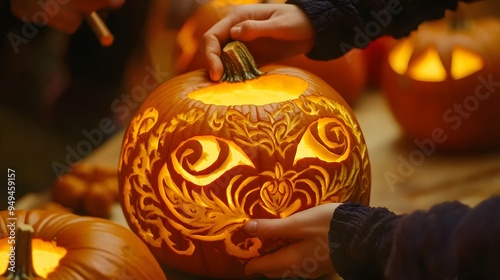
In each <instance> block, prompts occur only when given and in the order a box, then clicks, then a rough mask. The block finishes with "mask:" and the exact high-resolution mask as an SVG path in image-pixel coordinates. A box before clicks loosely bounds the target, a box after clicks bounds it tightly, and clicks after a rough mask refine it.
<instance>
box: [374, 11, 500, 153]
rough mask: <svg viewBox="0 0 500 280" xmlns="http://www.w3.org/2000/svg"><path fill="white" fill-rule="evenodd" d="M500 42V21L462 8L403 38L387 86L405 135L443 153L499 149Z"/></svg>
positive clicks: (389, 64) (388, 67) (389, 65)
mask: <svg viewBox="0 0 500 280" xmlns="http://www.w3.org/2000/svg"><path fill="white" fill-rule="evenodd" d="M499 44H500V21H499V20H498V19H496V18H486V17H484V18H475V19H470V18H468V17H466V16H463V15H461V14H460V13H459V12H457V13H450V14H448V15H447V17H446V18H445V19H442V20H437V21H433V22H428V23H424V24H422V25H421V26H420V27H419V29H418V30H417V31H416V32H414V33H413V34H412V35H411V36H410V37H409V38H406V39H403V40H401V41H399V42H398V43H397V44H396V45H395V46H394V47H393V49H392V50H391V51H390V53H389V56H388V59H387V60H386V61H385V65H384V69H383V77H382V89H383V91H384V93H385V95H386V97H387V100H388V103H389V106H390V108H391V110H392V112H393V115H394V116H395V118H396V120H397V121H398V122H399V123H400V125H401V127H402V129H403V131H404V133H405V135H406V136H407V137H408V138H410V139H412V140H417V139H418V140H419V141H425V140H426V139H427V141H432V144H433V146H435V147H436V149H439V150H442V151H477V150H484V149H490V148H495V147H499V146H500V129H499V127H500V110H499V108H500V94H499V90H500V72H499V70H500V52H499V51H498V45H499Z"/></svg>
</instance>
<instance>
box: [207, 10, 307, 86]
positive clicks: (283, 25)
mask: <svg viewBox="0 0 500 280" xmlns="http://www.w3.org/2000/svg"><path fill="white" fill-rule="evenodd" d="M230 39H232V40H238V41H242V42H245V44H246V45H247V47H248V48H249V49H250V51H251V52H252V54H253V56H254V58H255V60H256V61H257V63H267V62H270V61H277V60H280V59H283V58H286V57H290V56H294V55H298V54H301V53H306V52H308V51H309V50H311V49H312V47H313V40H314V30H313V28H312V25H311V22H310V20H309V18H308V17H307V15H306V14H305V13H304V12H303V11H302V10H301V9H300V8H299V7H297V6H295V5H291V4H254V5H240V6H237V7H235V8H234V9H233V10H232V11H231V12H230V13H229V14H228V15H227V16H226V17H225V18H223V19H222V20H221V21H219V22H218V23H216V24H215V25H214V26H212V28H210V29H209V30H208V31H207V32H206V33H205V35H204V36H203V44H202V46H203V48H204V50H203V51H204V56H205V59H206V61H207V67H208V70H209V73H210V78H211V79H212V80H214V81H218V80H219V79H220V78H221V77H222V72H223V66H222V62H221V60H220V55H221V45H224V44H226V43H228V41H230Z"/></svg>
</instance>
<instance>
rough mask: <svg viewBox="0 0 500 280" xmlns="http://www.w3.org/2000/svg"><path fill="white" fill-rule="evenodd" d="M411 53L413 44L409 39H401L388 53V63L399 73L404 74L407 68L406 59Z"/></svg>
mask: <svg viewBox="0 0 500 280" xmlns="http://www.w3.org/2000/svg"><path fill="white" fill-rule="evenodd" d="M412 53H413V46H412V44H411V42H410V41H409V40H403V41H402V42H401V43H399V44H397V45H396V46H395V47H394V48H393V49H392V51H391V52H390V53H389V58H388V59H389V64H390V65H391V68H392V70H394V72H396V73H398V74H399V75H404V74H405V73H406V70H407V69H408V61H410V57H411V54H412Z"/></svg>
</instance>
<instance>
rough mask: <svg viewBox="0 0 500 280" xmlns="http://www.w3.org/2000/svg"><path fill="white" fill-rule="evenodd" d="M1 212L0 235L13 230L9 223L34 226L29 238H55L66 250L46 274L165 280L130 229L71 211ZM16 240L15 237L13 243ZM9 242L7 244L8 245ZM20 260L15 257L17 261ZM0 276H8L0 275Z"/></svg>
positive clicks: (67, 278)
mask: <svg viewBox="0 0 500 280" xmlns="http://www.w3.org/2000/svg"><path fill="white" fill-rule="evenodd" d="M14 212H15V216H11V215H10V214H9V213H10V212H9V211H2V212H0V239H4V240H5V239H7V238H8V237H9V236H11V235H12V234H11V233H10V229H9V226H10V225H11V223H12V222H13V220H12V218H16V220H15V222H14V223H15V224H16V225H19V224H27V225H30V226H32V227H33V230H34V231H33V233H32V238H33V239H41V240H43V241H47V242H52V241H53V242H55V243H56V244H57V246H58V247H62V248H64V249H66V250H67V253H66V255H65V256H64V257H63V258H62V259H61V260H60V261H59V266H58V267H57V268H56V269H55V270H54V271H53V272H52V273H50V274H49V275H48V276H47V278H31V280H36V279H61V280H62V279H64V280H73V279H74V280H77V279H78V280H95V279H125V277H130V278H133V279H137V280H150V279H158V280H166V277H165V274H164V272H163V270H162V269H161V267H160V266H159V264H158V262H157V261H156V259H155V258H154V257H153V255H152V254H151V252H150V251H149V250H148V248H147V247H146V246H145V245H144V243H143V242H141V240H140V239H139V238H137V236H136V235H135V234H134V233H133V232H132V231H130V230H129V229H127V228H125V227H123V226H120V225H118V224H115V223H113V222H111V221H108V220H104V219H101V218H95V217H82V216H77V215H74V214H71V213H64V212H59V211H54V212H52V211H44V210H29V211H24V210H17V211H14ZM18 243H19V240H16V244H17V245H19V244H18ZM9 246H10V245H9ZM20 261H21V260H17V262H18V264H19V262H20ZM0 279H7V278H5V277H3V276H0Z"/></svg>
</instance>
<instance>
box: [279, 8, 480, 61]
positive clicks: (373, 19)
mask: <svg viewBox="0 0 500 280" xmlns="http://www.w3.org/2000/svg"><path fill="white" fill-rule="evenodd" d="M472 1H474V0H463V2H472ZM457 2H458V0H288V1H287V3H289V4H295V5H297V6H299V7H300V8H301V9H302V10H304V11H305V12H306V14H307V15H308V16H309V18H310V19H311V23H312V25H313V28H314V30H315V43H314V48H313V49H312V50H311V51H310V52H309V53H308V54H307V55H308V56H309V57H310V58H312V59H318V60H328V59H333V58H337V57H340V56H342V55H344V54H346V53H347V52H348V51H349V50H351V49H353V48H360V49H362V48H365V47H366V46H367V45H368V44H369V43H370V41H372V40H373V39H376V38H378V37H380V36H383V35H392V36H394V37H395V38H400V37H403V36H407V35H408V34H409V33H410V32H411V31H413V30H415V29H417V27H418V25H419V24H420V23H422V22H423V21H426V20H432V19H438V18H442V17H443V16H444V13H445V10H447V9H450V10H455V9H456V8H457Z"/></svg>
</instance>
